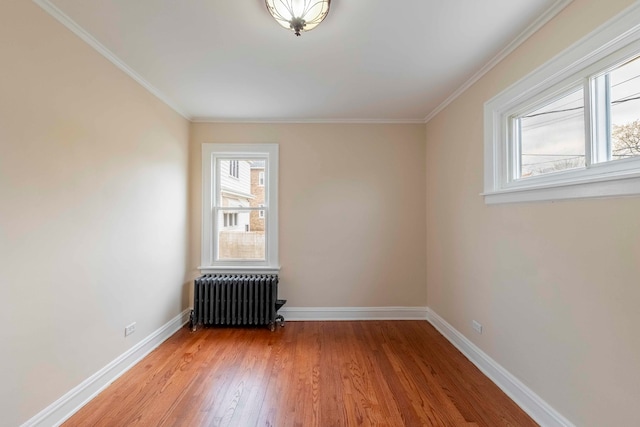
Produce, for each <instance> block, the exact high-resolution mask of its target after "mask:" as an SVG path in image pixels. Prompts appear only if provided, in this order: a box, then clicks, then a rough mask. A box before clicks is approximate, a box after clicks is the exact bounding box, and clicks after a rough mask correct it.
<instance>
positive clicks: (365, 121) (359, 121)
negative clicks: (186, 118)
mask: <svg viewBox="0 0 640 427" xmlns="http://www.w3.org/2000/svg"><path fill="white" fill-rule="evenodd" d="M191 122H193V123H244V124H314V123H315V124H399V125H407V124H424V123H425V121H424V120H423V119H224V118H208V117H194V118H192V119H191Z"/></svg>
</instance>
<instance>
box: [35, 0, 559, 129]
mask: <svg viewBox="0 0 640 427" xmlns="http://www.w3.org/2000/svg"><path fill="white" fill-rule="evenodd" d="M34 1H36V2H37V3H38V4H40V5H41V6H42V7H43V8H45V9H46V10H48V11H49V12H50V13H52V14H53V15H54V16H55V17H56V18H57V19H59V20H61V21H62V22H63V23H64V24H65V25H67V26H68V27H69V28H71V29H72V30H74V31H75V32H76V33H77V34H78V35H80V36H81V37H83V38H84V39H85V40H86V41H88V42H89V43H91V44H92V45H93V46H94V47H96V48H97V49H98V50H100V51H101V52H102V53H103V54H104V55H105V56H107V57H108V58H109V59H111V60H112V61H113V62H114V63H116V64H117V65H118V66H120V67H121V68H122V69H124V70H125V71H127V72H129V73H130V74H131V75H132V76H133V77H134V78H136V79H137V80H138V81H140V82H141V83H142V84H143V85H145V86H146V87H147V88H148V89H150V90H151V91H152V92H153V93H155V94H156V95H157V96H158V97H160V98H161V99H163V100H164V101H165V102H167V103H168V104H169V105H171V106H172V107H173V108H174V109H175V110H176V111H178V112H180V113H181V114H182V115H184V116H185V117H187V118H189V119H192V120H212V121H338V122H340V121H390V122H394V121H398V122H421V121H424V120H425V118H428V117H429V116H430V114H432V113H433V112H434V111H437V110H438V108H439V107H441V106H442V105H444V103H446V102H447V100H450V99H451V98H452V97H454V96H455V95H456V93H457V92H456V91H458V92H459V91H460V88H461V87H465V84H468V83H470V82H471V81H473V80H474V79H475V78H477V77H478V76H479V75H481V74H482V72H483V71H484V70H486V69H487V68H488V66H490V65H492V64H493V63H494V62H495V59H496V56H498V57H500V56H501V54H504V53H505V52H506V51H509V50H510V49H512V48H513V47H514V46H515V45H516V44H517V43H519V42H521V41H522V40H523V39H524V37H525V36H526V35H528V34H529V33H530V32H531V30H532V29H535V28H537V27H538V26H539V25H541V24H542V23H543V22H546V20H548V19H549V18H550V17H551V16H553V15H554V14H555V13H557V12H558V11H559V10H561V8H562V7H564V6H566V4H567V3H569V1H570V0H526V1H522V0H520V1H514V0H386V1H383V0H333V1H332V4H331V10H330V12H329V15H328V16H327V18H326V19H325V21H324V22H323V23H322V24H320V26H319V27H318V28H316V29H315V30H313V31H310V32H308V33H303V35H302V36H301V37H296V36H295V35H294V34H293V33H291V32H288V31H286V30H285V29H283V28H282V27H280V26H279V25H278V24H277V23H276V22H275V21H274V20H273V19H272V18H271V16H270V15H269V13H268V12H267V10H266V7H265V5H264V0H181V1H176V0H91V1H87V0H34ZM483 67H484V68H483Z"/></svg>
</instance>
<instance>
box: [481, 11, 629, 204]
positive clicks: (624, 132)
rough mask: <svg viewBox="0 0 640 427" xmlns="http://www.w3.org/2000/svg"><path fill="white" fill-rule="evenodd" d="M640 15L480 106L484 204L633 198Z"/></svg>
mask: <svg viewBox="0 0 640 427" xmlns="http://www.w3.org/2000/svg"><path fill="white" fill-rule="evenodd" d="M639 20H640V5H635V6H633V7H632V8H630V10H629V11H627V12H626V13H625V14H622V15H620V16H618V17H617V18H615V19H614V20H612V21H611V22H610V23H608V24H607V25H605V26H603V27H601V28H600V29H599V30H598V31H597V32H595V33H593V34H591V35H590V36H588V37H587V38H585V39H584V40H582V41H581V42H579V43H578V44H576V45H574V46H573V47H572V48H570V49H568V50H567V51H565V52H563V53H562V54H561V55H559V56H558V57H556V58H554V59H553V60H552V61H551V62H549V63H548V64H545V65H544V66H543V67H541V68H539V69H538V70H536V71H535V72H533V73H532V74H530V75H529V76H527V77H525V78H524V79H523V80H521V81H519V82H517V83H516V84H514V85H513V86H512V87H510V88H508V89H507V90H505V91H504V92H502V93H501V94H499V95H498V96H496V97H495V98H493V99H491V100H490V101H488V102H487V103H486V104H485V191H484V196H485V201H486V202H487V203H504V202H522V201H535V200H556V199H565V198H582V197H609V196H621V195H636V194H640V24H638V22H640V21H639Z"/></svg>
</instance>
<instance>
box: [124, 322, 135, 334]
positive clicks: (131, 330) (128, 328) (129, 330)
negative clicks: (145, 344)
mask: <svg viewBox="0 0 640 427" xmlns="http://www.w3.org/2000/svg"><path fill="white" fill-rule="evenodd" d="M135 331H136V322H133V323H132V324H130V325H127V326H125V327H124V336H125V337H127V336H129V335H131V334H132V333H134V332H135Z"/></svg>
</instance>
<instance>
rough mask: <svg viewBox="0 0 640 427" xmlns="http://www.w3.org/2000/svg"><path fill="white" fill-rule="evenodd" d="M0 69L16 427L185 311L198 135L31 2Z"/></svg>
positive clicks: (19, 0) (7, 410) (4, 370)
mask: <svg viewBox="0 0 640 427" xmlns="http://www.w3.org/2000/svg"><path fill="white" fill-rule="evenodd" d="M0 58H1V63H2V65H1V66H0V323H1V324H2V333H1V334H2V335H1V337H0V343H1V344H0V359H1V363H0V414H1V416H0V425H2V426H16V425H20V424H21V423H22V422H24V421H26V420H27V419H29V418H31V417H33V416H34V415H35V414H36V413H37V412H39V411H40V410H42V409H44V408H45V407H46V406H48V405H50V404H51V403H53V402H54V401H55V400H56V399H58V398H60V397H61V396H62V395H64V394H65V393H67V392H68V391H69V390H71V389H72V388H73V387H75V386H76V385H78V384H79V383H80V382H82V381H84V380H85V379H87V378H88V377H89V376H90V375H92V374H94V373H95V372H97V371H98V370H99V369H101V368H103V367H104V366H105V365H106V364H107V363H109V362H111V361H113V360H114V359H115V358H116V357H118V356H120V355H121V354H122V353H124V352H125V351H126V350H127V349H129V348H131V347H132V346H133V345H134V344H136V343H137V342H139V341H140V340H141V339H142V338H145V337H147V336H148V335H149V334H150V333H152V332H153V331H155V330H156V329H158V328H159V327H160V326H162V325H164V324H165V323H167V322H168V321H169V320H170V319H172V318H174V317H175V316H176V315H178V314H179V313H180V312H181V311H182V310H183V309H184V308H186V307H187V306H188V301H187V299H186V298H185V294H186V292H185V290H186V287H185V266H186V264H187V260H186V253H187V242H186V239H187V219H188V218H187V215H186V210H187V204H188V201H187V179H188V178H187V172H186V171H187V164H188V133H189V123H188V122H187V121H186V120H185V119H183V118H182V117H180V116H178V115H177V114H175V113H174V112H173V111H171V110H170V109H169V108H168V107H167V106H165V105H164V104H163V103H161V102H160V101H158V100H157V99H156V98H155V97H153V96H152V95H150V94H149V93H148V92H147V91H145V89H143V88H142V87H141V86H139V85H138V84H137V83H135V82H134V81H133V80H131V79H130V78H129V77H127V76H126V75H125V74H124V73H122V72H121V71H119V70H118V69H117V68H116V67H114V66H113V65H112V64H111V63H109V62H108V61H107V60H105V59H104V58H103V57H102V56H100V55H99V54H98V53H96V52H95V51H94V50H93V49H92V48H91V47H89V46H88V45H86V44H85V43H84V42H83V41H81V40H80V39H79V38H78V37H76V36H75V35H73V34H72V33H71V32H70V31H68V30H67V29H65V28H64V27H63V26H62V25H61V24H59V23H58V22H57V21H55V20H54V19H53V18H51V17H50V16H49V15H47V14H46V13H45V12H44V11H42V10H41V9H40V8H39V7H38V6H36V5H35V4H34V3H33V2H30V1H26V0H3V1H2V2H0ZM134 321H135V322H137V331H136V332H135V333H134V334H133V335H131V336H129V337H127V338H125V337H124V327H125V325H127V324H128V323H130V322H134Z"/></svg>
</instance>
